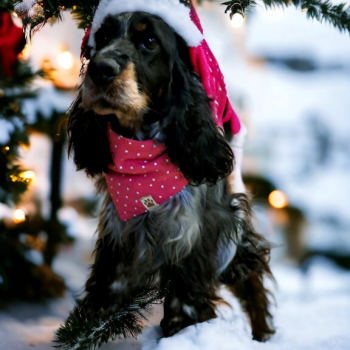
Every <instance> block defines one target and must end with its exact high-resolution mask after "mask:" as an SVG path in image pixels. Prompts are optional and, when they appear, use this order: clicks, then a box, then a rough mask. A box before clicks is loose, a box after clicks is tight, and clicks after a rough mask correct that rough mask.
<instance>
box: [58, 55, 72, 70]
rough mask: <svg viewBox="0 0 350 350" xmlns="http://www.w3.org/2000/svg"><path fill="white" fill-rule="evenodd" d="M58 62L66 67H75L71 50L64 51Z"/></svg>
mask: <svg viewBox="0 0 350 350" xmlns="http://www.w3.org/2000/svg"><path fill="white" fill-rule="evenodd" d="M57 61H58V64H59V65H60V66H61V67H62V68H64V69H71V68H72V67H73V62H74V61H73V55H72V54H71V53H70V52H69V51H65V52H62V53H61V54H60V55H59V56H58V58H57Z"/></svg>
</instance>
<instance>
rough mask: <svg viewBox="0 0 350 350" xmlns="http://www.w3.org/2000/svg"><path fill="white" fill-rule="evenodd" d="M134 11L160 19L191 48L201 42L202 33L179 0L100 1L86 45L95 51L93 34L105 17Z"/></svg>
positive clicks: (187, 9) (188, 10)
mask: <svg viewBox="0 0 350 350" xmlns="http://www.w3.org/2000/svg"><path fill="white" fill-rule="evenodd" d="M136 11H141V12H147V13H150V14H152V15H156V16H158V17H160V18H161V19H162V20H163V21H164V22H166V23H167V24H168V25H169V26H170V27H171V28H172V29H173V30H174V31H175V33H177V34H178V35H180V36H181V37H182V38H183V39H184V40H185V41H186V42H187V45H189V46H191V47H196V46H198V45H199V44H200V43H201V41H202V40H203V35H202V33H201V32H200V31H199V30H198V28H197V27H196V25H195V24H194V23H193V22H192V20H191V18H190V11H191V10H190V8H188V7H186V6H185V5H184V4H182V3H180V1H179V0H102V1H101V2H100V5H99V6H98V8H97V10H96V14H95V17H94V20H93V22H92V27H91V35H90V38H89V43H88V45H89V46H92V48H93V50H95V48H96V46H95V45H96V43H95V33H96V32H97V31H98V30H99V29H100V27H101V26H102V23H103V21H104V19H105V18H106V17H107V16H109V15H112V16H114V15H118V14H120V13H124V12H136Z"/></svg>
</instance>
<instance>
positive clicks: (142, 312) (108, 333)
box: [54, 284, 167, 350]
mask: <svg viewBox="0 0 350 350" xmlns="http://www.w3.org/2000/svg"><path fill="white" fill-rule="evenodd" d="M166 293H167V287H165V288H161V287H160V285H159V284H155V285H154V284H153V285H152V284H151V285H149V286H146V287H145V288H144V289H143V290H142V291H141V292H140V293H139V294H137V295H136V296H134V297H131V298H130V300H129V302H128V303H127V304H125V305H123V306H122V307H121V308H120V309H119V311H117V312H116V313H114V314H113V315H110V316H109V317H108V318H102V317H96V315H91V314H88V313H86V312H85V311H84V307H83V306H81V302H78V306H76V307H75V308H74V309H73V311H72V312H71V313H70V315H69V317H68V319H67V321H66V323H65V325H63V326H61V327H60V329H59V330H58V331H57V333H56V338H55V340H54V343H55V345H54V347H55V348H57V349H62V350H94V349H96V348H98V347H100V346H101V345H102V344H104V343H107V342H108V340H109V339H112V340H116V339H123V338H124V339H125V338H129V337H132V338H136V337H137V336H138V335H139V334H140V333H141V331H142V321H144V320H147V317H148V316H149V315H150V314H151V313H152V305H153V304H156V303H159V302H160V301H161V299H163V298H164V297H165V295H166ZM79 304H80V305H79Z"/></svg>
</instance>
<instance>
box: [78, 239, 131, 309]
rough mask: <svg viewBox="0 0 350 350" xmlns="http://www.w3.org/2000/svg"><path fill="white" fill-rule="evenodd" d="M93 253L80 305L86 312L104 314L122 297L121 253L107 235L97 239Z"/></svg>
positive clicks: (123, 292)
mask: <svg viewBox="0 0 350 350" xmlns="http://www.w3.org/2000/svg"><path fill="white" fill-rule="evenodd" d="M94 255H95V262H94V264H93V265H92V266H91V273H90V277H89V279H88V280H87V282H86V284H85V296H84V298H83V300H82V305H83V307H84V310H85V311H86V312H87V313H93V314H96V313H97V314H99V315H104V314H106V313H109V312H110V311H111V310H110V308H111V307H112V308H113V307H114V308H116V307H118V304H119V303H120V302H121V300H122V299H124V298H123V294H125V291H124V289H125V288H123V287H124V286H122V283H121V282H120V281H119V280H120V279H121V278H122V274H123V272H122V271H121V269H122V267H123V265H122V255H121V252H120V251H119V249H118V246H117V245H115V244H113V241H111V240H110V237H108V236H107V237H103V238H99V239H98V241H97V243H96V248H95V252H94ZM118 288H119V290H118V293H116V289H118ZM118 299H119V300H118Z"/></svg>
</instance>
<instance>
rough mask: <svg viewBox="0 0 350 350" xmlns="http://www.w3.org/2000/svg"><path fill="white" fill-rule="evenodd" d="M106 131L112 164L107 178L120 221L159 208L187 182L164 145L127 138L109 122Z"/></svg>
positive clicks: (152, 141)
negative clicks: (172, 161)
mask: <svg viewBox="0 0 350 350" xmlns="http://www.w3.org/2000/svg"><path fill="white" fill-rule="evenodd" d="M107 133H108V138H109V145H110V151H111V154H112V159H113V163H112V164H110V165H109V167H108V169H109V171H108V174H106V175H105V177H106V180H107V185H108V190H109V193H110V194H111V196H112V199H113V203H114V205H115V207H116V208H117V211H118V214H119V217H120V219H121V220H123V221H126V220H128V219H130V218H132V217H135V216H137V215H141V214H143V213H145V212H148V211H150V210H152V209H154V208H156V207H158V206H159V205H161V204H163V203H164V202H166V201H167V200H169V199H170V198H172V197H173V196H175V195H176V194H177V193H179V192H180V191H182V190H183V189H184V188H185V187H186V186H187V185H188V181H187V180H186V179H185V177H184V176H183V174H182V173H181V171H180V169H178V168H177V167H176V166H175V165H174V164H173V163H171V161H170V159H169V156H168V154H167V152H166V147H165V145H163V144H161V143H158V142H157V141H155V140H147V141H135V140H130V139H127V138H125V137H123V136H120V135H118V134H117V133H115V132H114V131H113V130H112V128H111V126H110V125H109V126H108V131H107Z"/></svg>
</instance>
